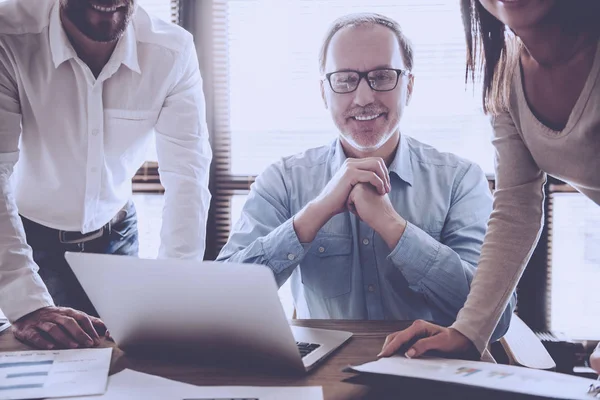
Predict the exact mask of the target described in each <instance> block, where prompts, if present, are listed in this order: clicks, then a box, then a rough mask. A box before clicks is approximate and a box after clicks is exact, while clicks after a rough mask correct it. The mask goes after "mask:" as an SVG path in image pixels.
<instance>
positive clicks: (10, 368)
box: [0, 348, 112, 400]
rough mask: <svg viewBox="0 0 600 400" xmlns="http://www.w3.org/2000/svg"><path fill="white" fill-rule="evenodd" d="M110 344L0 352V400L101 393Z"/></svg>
mask: <svg viewBox="0 0 600 400" xmlns="http://www.w3.org/2000/svg"><path fill="white" fill-rule="evenodd" d="M111 354H112V348H107V349H77V350H54V351H15V352H7V353H0V400H7V399H11V400H13V399H15V400H16V399H31V398H41V397H59V396H80V395H93V394H102V393H104V391H105V390H106V382H107V379H108V369H109V367H110V356H111Z"/></svg>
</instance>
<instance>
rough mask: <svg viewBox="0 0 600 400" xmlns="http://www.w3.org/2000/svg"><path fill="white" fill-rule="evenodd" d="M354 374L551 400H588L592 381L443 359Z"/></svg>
mask: <svg viewBox="0 0 600 400" xmlns="http://www.w3.org/2000/svg"><path fill="white" fill-rule="evenodd" d="M351 369H352V370H354V371H357V372H368V373H375V374H384V375H397V376H403V377H409V378H420V379H429V380H435V381H441V382H451V383H458V384H462V385H469V386H478V387H483V388H488V389H494V390H501V391H508V392H514V393H522V394H529V395H535V396H545V397H550V398H555V399H572V400H575V399H587V400H589V399H590V396H588V394H587V391H588V389H589V387H590V384H593V383H595V382H596V381H595V380H594V379H586V378H580V377H576V376H572V375H565V374H559V373H556V372H549V371H541V370H535V369H529V368H523V367H516V366H512V365H501V364H493V363H486V362H480V361H463V360H451V359H445V358H421V359H408V358H405V357H403V356H394V357H390V358H381V359H379V360H377V361H373V362H370V363H366V364H363V365H360V366H356V367H351Z"/></svg>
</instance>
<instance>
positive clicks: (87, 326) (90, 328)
mask: <svg viewBox="0 0 600 400" xmlns="http://www.w3.org/2000/svg"><path fill="white" fill-rule="evenodd" d="M69 315H70V316H71V317H72V318H73V319H74V320H75V321H77V323H78V324H79V326H80V327H81V328H82V329H83V330H84V331H85V333H87V334H88V336H89V337H91V338H92V340H93V341H94V344H95V345H99V344H100V336H99V335H98V332H97V331H96V328H94V325H93V322H92V321H91V318H93V317H90V316H88V315H87V314H85V313H83V312H81V311H75V310H73V311H71V312H70V313H69ZM99 321H100V320H99ZM102 325H104V324H102Z"/></svg>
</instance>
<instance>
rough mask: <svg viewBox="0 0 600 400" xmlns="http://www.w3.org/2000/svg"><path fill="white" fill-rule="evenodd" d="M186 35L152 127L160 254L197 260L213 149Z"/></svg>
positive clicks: (202, 241) (191, 45)
mask: <svg viewBox="0 0 600 400" xmlns="http://www.w3.org/2000/svg"><path fill="white" fill-rule="evenodd" d="M186 38H187V44H186V47H185V51H183V53H182V59H181V61H180V62H179V65H180V67H181V72H180V73H179V77H178V79H177V81H176V83H175V85H174V87H173V89H172V90H171V92H170V93H169V95H168V96H167V98H166V99H165V102H164V104H163V107H162V110H161V112H160V115H159V118H158V121H157V124H156V127H155V131H156V151H157V155H158V165H159V173H160V178H161V182H162V184H163V186H164V187H165V206H164V209H163V223H162V228H161V232H160V237H161V246H160V250H159V258H186V259H198V260H201V259H202V258H203V257H204V250H205V247H206V222H207V218H208V209H209V206H210V199H211V195H210V192H209V189H208V179H209V172H210V162H211V159H212V151H211V148H210V143H209V134H208V128H207V126H206V111H205V101H204V94H203V92H202V77H201V76H200V70H199V66H198V58H197V56H196V50H195V47H194V43H193V41H192V39H191V36H187V37H186Z"/></svg>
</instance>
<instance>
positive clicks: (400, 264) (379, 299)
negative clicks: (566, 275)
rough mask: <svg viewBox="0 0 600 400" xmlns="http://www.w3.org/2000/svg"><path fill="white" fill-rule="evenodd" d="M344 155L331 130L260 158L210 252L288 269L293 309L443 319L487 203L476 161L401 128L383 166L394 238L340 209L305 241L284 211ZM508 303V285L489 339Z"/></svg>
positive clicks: (451, 314) (461, 298) (470, 264)
mask: <svg viewBox="0 0 600 400" xmlns="http://www.w3.org/2000/svg"><path fill="white" fill-rule="evenodd" d="M345 159H346V157H345V154H344V152H343V150H342V147H341V144H340V142H339V140H335V141H334V142H333V143H332V144H331V145H329V146H323V147H318V148H314V149H310V150H307V151H305V152H304V153H301V154H297V155H294V156H291V157H286V158H284V159H282V160H281V161H279V162H277V163H275V164H272V165H271V166H269V167H268V168H267V169H266V170H265V171H264V172H263V173H262V174H261V175H260V176H259V177H258V178H257V179H256V182H255V183H254V184H253V185H252V188H251V191H250V195H249V196H248V200H247V201H246V204H245V205H244V208H243V211H242V214H241V217H240V219H239V221H238V222H237V224H236V225H235V226H234V228H233V230H232V232H231V235H230V237H229V241H228V242H227V244H226V246H225V247H224V248H223V250H222V251H221V253H220V254H219V257H218V258H217V260H227V261H232V262H241V263H254V264H264V265H266V266H268V267H270V268H271V269H272V270H273V273H274V274H275V278H276V281H277V283H278V285H279V286H281V285H282V284H283V283H284V282H285V281H286V280H287V279H288V278H290V276H291V280H292V282H291V286H292V293H293V297H294V303H295V307H296V312H297V315H298V317H299V318H334V319H359V320H361V319H370V320H383V319H397V320H413V319H424V320H428V321H432V322H434V323H437V324H440V325H450V324H451V323H453V322H454V320H455V319H456V315H457V314H458V311H459V310H460V309H461V308H462V306H463V304H464V302H465V300H466V298H467V295H468V293H469V287H470V284H471V280H472V279H473V274H474V272H475V267H476V265H477V261H478V259H479V252H480V249H481V244H482V242H483V238H484V235H485V231H486V225H487V221H488V218H489V216H490V213H491V210H492V197H491V193H490V190H489V187H488V184H487V180H486V178H485V175H484V173H483V171H482V170H481V168H480V167H478V166H477V165H476V164H474V163H472V162H469V161H466V160H464V159H462V158H459V157H458V156H455V155H453V154H449V153H441V152H439V151H437V150H435V149H434V148H432V147H430V146H427V145H425V144H423V143H420V142H419V141H417V140H415V139H413V138H410V137H406V136H404V135H402V136H401V139H400V146H399V147H398V151H397V152H396V156H395V159H394V160H393V162H392V164H391V165H390V167H389V171H390V180H391V186H392V189H391V192H390V194H389V196H390V200H391V202H392V204H393V206H394V208H395V209H396V211H397V212H398V214H400V215H401V216H402V217H403V218H404V219H406V220H407V221H408V225H407V227H406V231H405V232H404V234H403V236H402V238H401V239H400V241H399V242H398V244H397V246H396V248H394V249H393V250H392V251H390V249H389V248H388V246H387V245H386V243H385V242H384V240H383V239H382V238H381V237H380V236H379V235H378V234H377V233H376V232H375V231H374V230H373V229H371V228H370V227H369V226H368V225H367V224H365V223H364V222H362V221H360V219H359V218H358V217H356V216H355V215H353V214H351V213H348V212H346V213H343V214H338V215H336V216H335V217H333V218H331V219H330V220H329V222H327V224H325V226H323V228H322V229H321V230H320V231H319V233H318V234H317V236H316V238H315V240H314V241H313V242H312V243H310V244H302V243H300V242H299V240H298V237H297V235H296V232H295V231H294V227H293V224H292V217H293V216H294V215H295V214H297V213H298V212H299V211H300V210H301V209H302V208H303V207H304V206H305V205H306V204H307V203H309V202H310V201H311V200H313V199H315V198H316V197H317V196H318V195H319V193H320V192H321V191H322V190H323V188H324V187H325V185H326V184H327V183H328V182H329V181H330V179H331V178H332V176H333V175H334V174H335V173H336V172H337V171H338V169H339V168H340V167H341V166H342V164H343V162H344V161H345ZM298 267H299V268H298ZM515 303H516V297H515V295H514V294H513V298H512V299H511V302H510V304H509V306H508V307H507V309H506V311H505V312H504V314H503V316H502V318H501V320H500V322H499V324H498V327H497V328H496V332H495V333H494V336H493V340H497V339H498V338H500V337H501V336H502V335H503V334H504V333H505V332H506V330H507V329H508V324H509V322H510V316H511V315H512V311H513V309H514V306H515Z"/></svg>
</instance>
